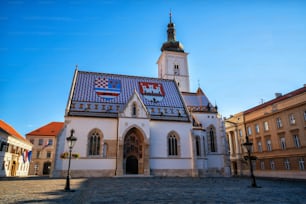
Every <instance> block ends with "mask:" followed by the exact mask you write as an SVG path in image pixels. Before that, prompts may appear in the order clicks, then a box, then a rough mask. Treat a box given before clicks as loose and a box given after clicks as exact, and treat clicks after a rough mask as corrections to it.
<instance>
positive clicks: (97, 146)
mask: <svg viewBox="0 0 306 204" xmlns="http://www.w3.org/2000/svg"><path fill="white" fill-rule="evenodd" d="M101 136H102V135H101V134H100V133H99V131H98V130H93V131H92V132H91V133H90V134H89V137H88V155H89V156H94V155H100V151H101Z"/></svg>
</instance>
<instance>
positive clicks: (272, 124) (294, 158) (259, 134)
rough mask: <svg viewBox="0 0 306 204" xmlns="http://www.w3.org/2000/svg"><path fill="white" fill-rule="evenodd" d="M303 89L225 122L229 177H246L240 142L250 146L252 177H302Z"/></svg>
mask: <svg viewBox="0 0 306 204" xmlns="http://www.w3.org/2000/svg"><path fill="white" fill-rule="evenodd" d="M305 92H306V86H304V87H302V88H299V89H297V90H294V91H292V92H290V93H287V94H285V95H282V94H279V93H278V94H276V97H275V98H274V99H273V100H270V101H268V102H266V103H263V104H261V105H258V106H255V107H253V108H250V109H249V110H246V111H243V112H241V113H238V114H235V115H233V117H230V118H229V119H227V120H226V133H227V140H228V142H229V146H230V155H231V157H230V160H231V172H232V175H245V174H248V165H247V162H246V161H245V160H244V156H245V154H246V153H245V150H244V147H243V143H244V142H245V138H246V136H247V137H249V140H250V142H252V143H253V148H252V154H253V155H254V156H256V157H257V160H254V161H253V162H252V163H253V167H254V169H255V171H254V173H255V175H256V176H263V177H280V178H304V179H305V178H306V170H305V160H306V134H305V133H306V93H305Z"/></svg>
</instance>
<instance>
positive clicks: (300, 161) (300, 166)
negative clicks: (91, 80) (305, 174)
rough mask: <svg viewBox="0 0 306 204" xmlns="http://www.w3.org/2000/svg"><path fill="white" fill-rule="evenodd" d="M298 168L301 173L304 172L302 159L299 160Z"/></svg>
mask: <svg viewBox="0 0 306 204" xmlns="http://www.w3.org/2000/svg"><path fill="white" fill-rule="evenodd" d="M299 168H300V170H301V171H304V170H305V162H304V158H299Z"/></svg>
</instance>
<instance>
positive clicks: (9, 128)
mask: <svg viewBox="0 0 306 204" xmlns="http://www.w3.org/2000/svg"><path fill="white" fill-rule="evenodd" d="M0 128H1V129H2V130H4V131H5V132H7V133H8V134H9V135H11V136H13V137H16V138H18V139H21V140H23V141H27V140H26V138H24V137H23V136H22V135H21V134H19V133H18V132H17V131H16V130H15V129H14V128H13V127H12V126H10V125H9V124H7V123H6V122H4V121H3V120H0ZM27 142H28V141H27Z"/></svg>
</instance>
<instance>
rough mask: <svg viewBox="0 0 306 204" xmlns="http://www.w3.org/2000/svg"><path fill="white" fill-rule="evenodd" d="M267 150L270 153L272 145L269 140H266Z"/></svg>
mask: <svg viewBox="0 0 306 204" xmlns="http://www.w3.org/2000/svg"><path fill="white" fill-rule="evenodd" d="M267 150H268V151H272V143H271V140H270V139H268V140H267Z"/></svg>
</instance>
